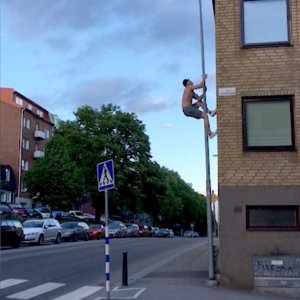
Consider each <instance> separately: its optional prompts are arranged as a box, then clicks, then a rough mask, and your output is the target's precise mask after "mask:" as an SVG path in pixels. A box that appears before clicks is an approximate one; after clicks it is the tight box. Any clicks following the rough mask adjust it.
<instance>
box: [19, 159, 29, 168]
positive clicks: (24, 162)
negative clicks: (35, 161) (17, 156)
mask: <svg viewBox="0 0 300 300" xmlns="http://www.w3.org/2000/svg"><path fill="white" fill-rule="evenodd" d="M28 165H29V164H28V160H25V159H22V164H21V169H22V171H28Z"/></svg>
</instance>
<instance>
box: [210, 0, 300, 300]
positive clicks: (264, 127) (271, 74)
mask: <svg viewBox="0 0 300 300" xmlns="http://www.w3.org/2000/svg"><path fill="white" fill-rule="evenodd" d="M214 5H215V7H214V8H215V29H216V70H217V71H216V77H217V82H216V84H217V105H218V160H219V164H218V165H219V169H218V180H219V204H220V249H219V262H220V265H219V269H220V283H221V284H222V285H225V286H232V287H240V288H247V289H249V288H250V289H252V288H255V289H262V290H272V291H279V292H291V293H297V292H298V293H299V290H300V223H299V205H300V153H299V150H300V1H298V0H230V1H229V0H215V1H214ZM299 294H300V293H299Z"/></svg>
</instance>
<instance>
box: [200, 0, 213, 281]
mask: <svg viewBox="0 0 300 300" xmlns="http://www.w3.org/2000/svg"><path fill="white" fill-rule="evenodd" d="M199 11H200V41H201V58H202V75H204V74H205V60H204V58H205V57H204V36H203V21H202V4H201V0H199ZM203 103H204V112H205V113H206V114H207V106H206V94H204V97H203ZM204 132H205V153H206V218H207V236H208V259H209V268H208V276H209V280H214V279H215V272H214V256H213V235H212V217H211V215H212V213H211V201H210V199H211V182H210V163H209V143H208V135H207V133H206V130H205V128H204Z"/></svg>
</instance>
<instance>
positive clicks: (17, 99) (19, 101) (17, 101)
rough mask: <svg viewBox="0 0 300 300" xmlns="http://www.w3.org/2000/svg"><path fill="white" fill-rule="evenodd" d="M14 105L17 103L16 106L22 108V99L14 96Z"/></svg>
mask: <svg viewBox="0 0 300 300" xmlns="http://www.w3.org/2000/svg"><path fill="white" fill-rule="evenodd" d="M16 103H17V104H18V105H20V106H22V105H23V99H22V98H20V97H17V96H16Z"/></svg>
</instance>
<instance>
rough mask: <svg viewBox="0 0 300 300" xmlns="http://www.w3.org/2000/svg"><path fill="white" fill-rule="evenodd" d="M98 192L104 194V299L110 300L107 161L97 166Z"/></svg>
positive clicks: (110, 178)
mask: <svg viewBox="0 0 300 300" xmlns="http://www.w3.org/2000/svg"><path fill="white" fill-rule="evenodd" d="M97 180H98V191H99V192H101V191H104V192H105V279H106V299H107V300H109V299H110V265H109V262H110V259H109V228H108V190H109V189H113V188H114V187H115V177H114V163H113V160H107V161H104V162H102V163H99V164H97Z"/></svg>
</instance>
